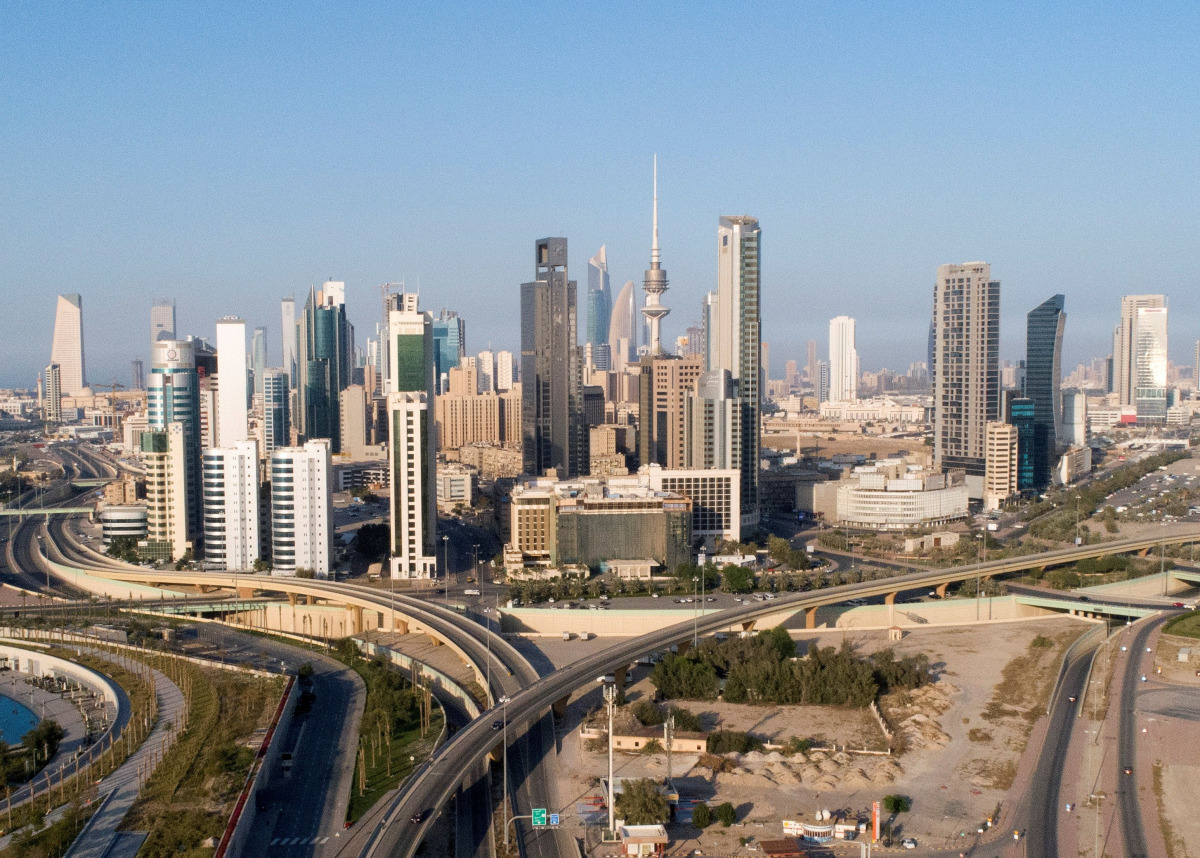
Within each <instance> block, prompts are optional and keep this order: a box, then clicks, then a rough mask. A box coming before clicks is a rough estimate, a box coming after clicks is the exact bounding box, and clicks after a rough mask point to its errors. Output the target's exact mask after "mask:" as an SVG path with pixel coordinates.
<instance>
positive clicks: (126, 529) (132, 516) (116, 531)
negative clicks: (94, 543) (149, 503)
mask: <svg viewBox="0 0 1200 858" xmlns="http://www.w3.org/2000/svg"><path fill="white" fill-rule="evenodd" d="M96 517H97V518H98V519H99V520H100V538H101V539H102V540H103V541H104V547H105V548H107V547H108V546H110V545H112V543H113V540H114V539H120V538H122V537H125V538H128V539H134V540H137V541H138V542H140V541H142V540H143V539H145V538H146V534H147V531H148V522H149V513H148V511H147V509H146V505H145V504H141V503H136V504H112V505H109V506H105V507H101V508H100V510H99V511H98V512H97V513H96Z"/></svg>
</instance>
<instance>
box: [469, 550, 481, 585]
mask: <svg viewBox="0 0 1200 858" xmlns="http://www.w3.org/2000/svg"><path fill="white" fill-rule="evenodd" d="M471 574H472V575H473V576H474V577H475V583H476V584H479V583H480V581H479V543H478V542H476V543H475V544H474V545H472V546H471Z"/></svg>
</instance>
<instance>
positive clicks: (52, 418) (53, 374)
mask: <svg viewBox="0 0 1200 858" xmlns="http://www.w3.org/2000/svg"><path fill="white" fill-rule="evenodd" d="M44 374H45V377H46V387H45V391H44V392H43V394H42V403H43V404H42V419H43V420H45V421H46V422H47V423H55V424H58V423H62V417H63V414H62V367H60V366H59V365H58V364H56V363H52V364H50V365H49V366H48V367H46V371H45V373H44Z"/></svg>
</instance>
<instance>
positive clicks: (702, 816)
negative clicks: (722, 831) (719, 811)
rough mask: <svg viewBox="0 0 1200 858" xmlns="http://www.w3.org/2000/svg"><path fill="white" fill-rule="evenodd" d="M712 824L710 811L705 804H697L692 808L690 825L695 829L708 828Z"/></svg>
mask: <svg viewBox="0 0 1200 858" xmlns="http://www.w3.org/2000/svg"><path fill="white" fill-rule="evenodd" d="M711 824H712V811H710V810H709V809H708V805H707V804H698V805H696V806H695V807H693V808H692V825H694V826H696V827H697V828H708V826H710V825H711Z"/></svg>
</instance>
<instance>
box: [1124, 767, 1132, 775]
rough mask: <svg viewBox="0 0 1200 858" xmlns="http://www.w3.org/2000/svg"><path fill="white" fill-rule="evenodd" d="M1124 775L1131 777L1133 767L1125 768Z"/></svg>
mask: <svg viewBox="0 0 1200 858" xmlns="http://www.w3.org/2000/svg"><path fill="white" fill-rule="evenodd" d="M1125 774H1127V775H1131V774H1133V767H1132V766H1126V767H1125Z"/></svg>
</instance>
